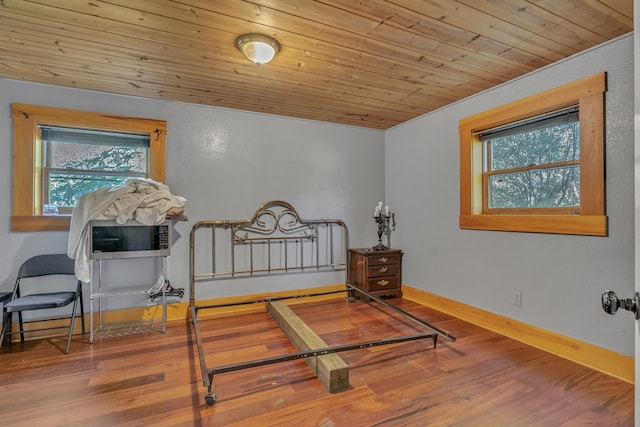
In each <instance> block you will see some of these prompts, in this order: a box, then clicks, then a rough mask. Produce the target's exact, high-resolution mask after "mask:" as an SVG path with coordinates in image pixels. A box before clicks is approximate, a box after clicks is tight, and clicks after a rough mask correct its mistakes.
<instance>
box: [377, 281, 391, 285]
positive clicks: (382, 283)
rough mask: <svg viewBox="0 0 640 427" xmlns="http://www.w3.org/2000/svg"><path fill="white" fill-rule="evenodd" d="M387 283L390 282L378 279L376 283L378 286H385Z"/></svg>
mask: <svg viewBox="0 0 640 427" xmlns="http://www.w3.org/2000/svg"><path fill="white" fill-rule="evenodd" d="M389 283H391V282H389V281H388V280H378V285H380V286H387V285H388V284H389Z"/></svg>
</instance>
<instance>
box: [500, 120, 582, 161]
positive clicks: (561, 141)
mask: <svg viewBox="0 0 640 427" xmlns="http://www.w3.org/2000/svg"><path fill="white" fill-rule="evenodd" d="M490 141H491V164H490V165H488V166H489V167H490V169H489V170H494V171H495V170H503V169H513V168H521V167H527V166H532V165H545V164H549V163H557V162H566V161H577V160H579V159H580V126H579V123H578V122H577V121H571V120H570V121H561V122H558V121H555V120H554V121H552V122H551V123H544V124H543V125H541V126H526V127H525V129H523V130H522V131H520V132H517V133H513V132H510V133H508V134H506V135H504V136H494V137H492V138H491V140H490Z"/></svg>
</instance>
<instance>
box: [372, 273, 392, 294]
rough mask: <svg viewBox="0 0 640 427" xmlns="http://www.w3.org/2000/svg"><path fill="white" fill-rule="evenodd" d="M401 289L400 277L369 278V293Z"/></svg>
mask: <svg viewBox="0 0 640 427" xmlns="http://www.w3.org/2000/svg"><path fill="white" fill-rule="evenodd" d="M399 288H400V282H399V280H398V276H395V277H376V278H369V291H387V290H394V289H399Z"/></svg>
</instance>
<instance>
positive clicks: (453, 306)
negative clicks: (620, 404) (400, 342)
mask: <svg viewBox="0 0 640 427" xmlns="http://www.w3.org/2000/svg"><path fill="white" fill-rule="evenodd" d="M402 292H403V297H404V298H406V299H408V300H411V301H414V302H416V303H418V304H420V305H423V306H425V307H429V308H432V309H434V310H437V311H440V312H442V313H446V314H448V315H450V316H453V317H455V318H458V319H461V320H464V321H467V322H469V323H472V324H474V325H477V326H480V327H482V328H485V329H488V330H490V331H493V332H496V333H498V334H500V335H504V336H507V337H509V338H512V339H514V340H517V341H520V342H523V343H525V344H528V345H531V346H533V347H536V348H539V349H541V350H544V351H547V352H549V353H552V354H555V355H557V356H560V357H563V358H565V359H569V360H571V361H573V362H576V363H579V364H581V365H584V366H587V367H589V368H592V369H595V370H597V371H600V372H602V373H605V374H607V375H611V376H612V377H615V378H618V379H621V380H623V381H626V382H628V383H631V384H634V383H635V366H634V365H635V360H634V358H633V357H632V356H626V355H623V354H620V353H616V352H614V351H611V350H607V349H605V348H602V347H598V346H596V345H593V344H589V343H586V342H583V341H580V340H577V339H575V338H571V337H566V336H563V335H560V334H557V333H555V332H552V331H548V330H545V329H541V328H538V327H536V326H532V325H529V324H526V323H523V322H519V321H517V320H514V319H510V318H508V317H504V316H501V315H499V314H495V313H491V312H489V311H485V310H482V309H479V308H475V307H472V306H469V305H466V304H462V303H460V302H457V301H454V300H450V299H447V298H443V297H441V296H439V295H435V294H432V293H430V292H426V291H423V290H420V289H416V288H413V287H411V286H407V285H402Z"/></svg>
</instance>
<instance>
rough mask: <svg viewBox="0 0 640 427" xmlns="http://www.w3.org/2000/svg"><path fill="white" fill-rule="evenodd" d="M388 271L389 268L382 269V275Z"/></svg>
mask: <svg viewBox="0 0 640 427" xmlns="http://www.w3.org/2000/svg"><path fill="white" fill-rule="evenodd" d="M388 269H389V267H382V268H381V269H380V273H386V272H387V270H388Z"/></svg>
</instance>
